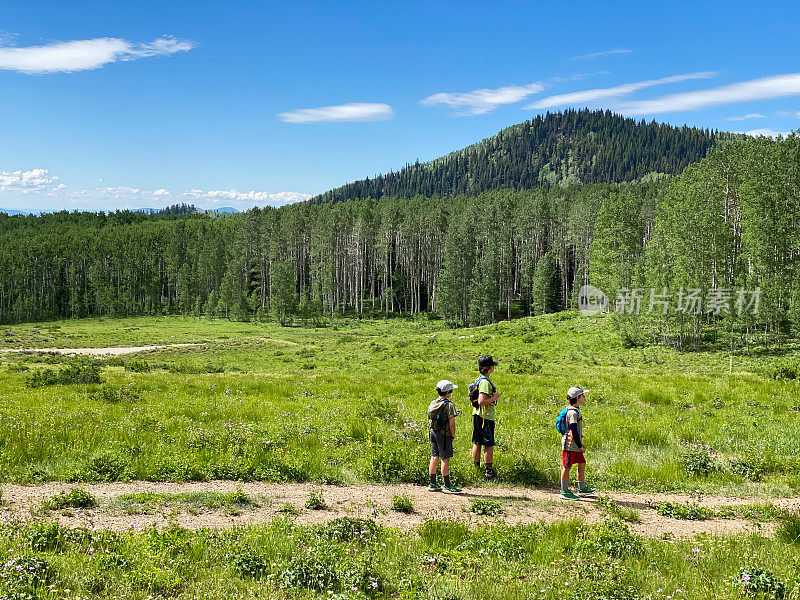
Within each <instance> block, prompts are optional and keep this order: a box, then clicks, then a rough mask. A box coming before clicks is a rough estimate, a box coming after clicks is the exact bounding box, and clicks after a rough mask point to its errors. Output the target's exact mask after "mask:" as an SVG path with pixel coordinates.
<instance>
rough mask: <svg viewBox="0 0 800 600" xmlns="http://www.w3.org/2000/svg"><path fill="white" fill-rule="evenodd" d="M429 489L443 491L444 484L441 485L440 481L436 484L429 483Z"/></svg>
mask: <svg viewBox="0 0 800 600" xmlns="http://www.w3.org/2000/svg"><path fill="white" fill-rule="evenodd" d="M428 491H429V492H441V491H442V486H440V485H439V484H438V483H437V484H436V485H434V484H432V483H431V484H428Z"/></svg>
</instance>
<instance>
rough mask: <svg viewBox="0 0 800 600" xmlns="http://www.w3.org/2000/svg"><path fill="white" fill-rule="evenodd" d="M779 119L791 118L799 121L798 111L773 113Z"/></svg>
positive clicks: (799, 113) (799, 111)
mask: <svg viewBox="0 0 800 600" xmlns="http://www.w3.org/2000/svg"><path fill="white" fill-rule="evenodd" d="M775 114H776V115H778V116H779V117H792V118H794V119H800V110H796V111H788V110H779V111H778V112H776V113H775Z"/></svg>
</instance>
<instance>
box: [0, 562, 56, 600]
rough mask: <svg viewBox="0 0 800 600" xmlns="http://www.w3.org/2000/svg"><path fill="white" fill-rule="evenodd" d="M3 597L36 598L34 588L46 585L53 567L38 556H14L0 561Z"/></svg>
mask: <svg viewBox="0 0 800 600" xmlns="http://www.w3.org/2000/svg"><path fill="white" fill-rule="evenodd" d="M0 573H1V574H2V575H1V576H0V577H2V583H0V593H3V598H8V599H14V600H17V599H18V600H23V599H24V600H27V599H35V598H38V595H37V593H36V588H37V587H39V586H44V585H47V584H48V583H49V582H50V580H51V579H52V578H53V568H52V567H51V566H50V563H48V562H47V561H46V560H45V559H43V558H41V557H38V556H26V557H15V558H12V559H10V560H9V561H7V562H5V563H0Z"/></svg>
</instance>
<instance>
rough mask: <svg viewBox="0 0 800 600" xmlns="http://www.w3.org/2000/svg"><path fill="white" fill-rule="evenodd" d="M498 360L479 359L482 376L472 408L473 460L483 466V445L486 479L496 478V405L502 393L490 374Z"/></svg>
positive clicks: (477, 383)
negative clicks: (494, 465)
mask: <svg viewBox="0 0 800 600" xmlns="http://www.w3.org/2000/svg"><path fill="white" fill-rule="evenodd" d="M497 365H498V362H497V361H496V360H494V358H492V357H491V355H484V356H481V357H480V358H479V359H478V372H479V373H480V377H478V379H477V380H476V381H475V384H476V385H477V386H478V399H477V405H478V406H475V407H474V408H473V409H472V444H473V446H472V462H474V463H475V467H477V468H480V466H481V447H483V463H484V465H485V466H486V474H485V475H484V476H483V478H484V479H486V480H489V479H494V478H495V477H496V475H497V474H496V473H495V471H494V469H493V468H492V460H493V459H494V420H495V406H497V399H498V398H499V397H500V394H498V393H497V388H495V387H494V384H493V383H492V381H491V379H489V375H491V374H492V373H493V372H494V368H495V367H496V366H497Z"/></svg>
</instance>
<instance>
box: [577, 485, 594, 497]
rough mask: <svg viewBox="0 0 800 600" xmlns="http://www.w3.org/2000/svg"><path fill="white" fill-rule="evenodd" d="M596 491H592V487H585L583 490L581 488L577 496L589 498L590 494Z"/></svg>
mask: <svg viewBox="0 0 800 600" xmlns="http://www.w3.org/2000/svg"><path fill="white" fill-rule="evenodd" d="M596 491H597V490H596V489H594V488H593V487H589V486H588V485H587V486H586V487H585V488H583V489H582V490H578V495H579V496H591V495H592V494H594V493H595V492H596Z"/></svg>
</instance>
